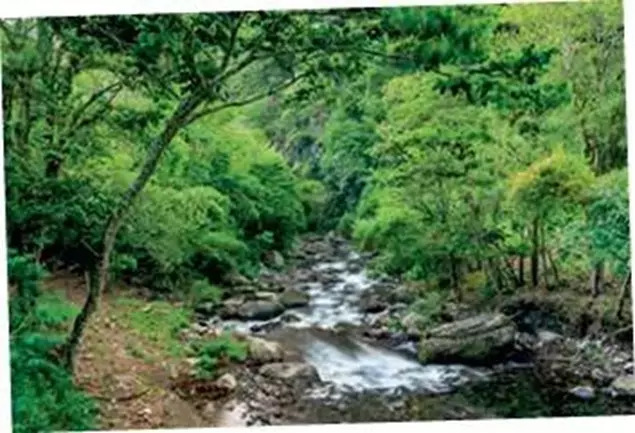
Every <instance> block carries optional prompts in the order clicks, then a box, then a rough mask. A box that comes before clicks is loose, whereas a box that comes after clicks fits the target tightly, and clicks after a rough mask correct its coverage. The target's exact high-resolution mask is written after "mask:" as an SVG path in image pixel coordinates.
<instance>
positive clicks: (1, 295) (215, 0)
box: [0, 0, 635, 433]
mask: <svg viewBox="0 0 635 433" xmlns="http://www.w3.org/2000/svg"><path fill="white" fill-rule="evenodd" d="M559 1H575V0H559ZM541 2H542V3H546V2H551V0H533V1H532V0H507V1H494V0H445V1H443V0H400V1H393V0H383V1H381V0H330V1H326V0H313V1H311V0H268V1H266V2H263V0H108V1H103V2H102V1H91V0H17V1H14V0H2V3H1V4H0V18H16V17H33V16H72V15H108V14H110V15H112V14H139V13H180V12H204V11H206V12H211V11H232V10H260V9H279V10H294V9H295V10H297V9H326V8H360V7H392V6H416V5H454V4H488V3H510V4H511V3H541ZM623 3H624V20H625V26H626V30H625V36H626V43H625V51H626V62H625V64H626V77H627V104H628V106H627V124H629V125H628V150H629V152H628V167H629V170H628V172H629V186H630V187H629V189H630V195H629V197H630V220H631V221H635V198H634V196H635V194H634V193H633V191H634V190H635V169H634V167H635V151H634V149H633V146H635V144H634V143H635V125H634V124H633V122H634V120H633V119H635V76H634V75H635V31H634V29H633V27H634V26H635V1H633V0H623ZM0 55H1V53H0ZM0 94H1V89H0ZM1 119H2V106H1V105H0V120H1ZM1 123H2V122H1V121H0V132H2V125H1ZM2 137H3V134H0V164H1V166H2V169H0V170H2V176H0V190H1V192H0V207H1V209H0V214H1V216H0V265H1V266H0V268H1V269H0V273H1V274H2V275H0V432H11V431H12V424H11V404H10V395H11V394H10V370H9V353H8V347H9V342H8V328H9V323H8V322H9V320H8V296H7V295H8V290H7V273H6V227H5V212H6V207H5V198H4V191H5V189H4V146H3V139H2ZM631 252H632V254H631V261H632V264H631V266H632V268H633V269H635V227H633V224H631ZM634 281H635V277H634ZM633 426H635V417H629V416H614V417H593V418H587V417H577V418H538V419H523V420H517V419H513V420H491V421H429V422H407V423H405V422H404V423H363V424H346V425H344V424H339V425H309V426H288V427H278V426H276V427H249V428H247V429H245V428H205V429H160V430H136V431H137V432H147V433H156V432H169V433H188V432H213V433H236V432H249V433H252V432H253V433H257V432H271V431H286V432H288V433H311V432H315V431H327V432H330V433H371V432H372V433H374V432H379V431H390V430H394V429H399V430H400V431H403V432H404V433H407V432H411V433H419V432H421V430H423V429H425V430H426V431H430V432H435V433H441V432H461V431H465V430H466V429H470V431H473V432H474V433H497V432H501V433H509V432H510V431H514V432H518V433H522V432H527V433H535V432H536V431H548V430H556V431H559V432H565V431H571V432H575V433H584V432H598V431H602V430H604V431H607V430H609V431H612V432H621V431H624V432H626V431H632V429H633ZM629 427H630V428H629ZM111 431H112V432H115V433H116V431H114V430H111ZM122 433H123V432H122Z"/></svg>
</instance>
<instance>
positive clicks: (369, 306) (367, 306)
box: [361, 296, 388, 314]
mask: <svg viewBox="0 0 635 433" xmlns="http://www.w3.org/2000/svg"><path fill="white" fill-rule="evenodd" d="M387 308H388V304H387V303H386V302H384V301H382V300H381V299H380V298H379V297H378V296H370V297H368V298H366V299H363V300H362V305H361V309H362V311H363V312H365V313H369V314H376V313H380V312H382V311H384V310H385V309H387Z"/></svg>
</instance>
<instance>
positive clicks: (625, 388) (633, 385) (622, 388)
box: [610, 375, 635, 397]
mask: <svg viewBox="0 0 635 433" xmlns="http://www.w3.org/2000/svg"><path fill="white" fill-rule="evenodd" d="M610 390H611V393H612V394H613V395H614V396H615V397H635V376H633V375H628V376H620V377H618V378H617V379H615V380H614V381H613V382H612V383H611V387H610Z"/></svg>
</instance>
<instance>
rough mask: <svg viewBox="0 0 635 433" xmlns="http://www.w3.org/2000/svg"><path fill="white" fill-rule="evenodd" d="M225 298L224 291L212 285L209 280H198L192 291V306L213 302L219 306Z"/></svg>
mask: <svg viewBox="0 0 635 433" xmlns="http://www.w3.org/2000/svg"><path fill="white" fill-rule="evenodd" d="M222 296H223V289H221V288H220V287H218V286H214V285H212V284H210V283H209V282H208V281H207V280H196V281H195V282H194V283H193V284H192V287H191V289H190V297H191V300H192V305H193V306H195V305H198V304H202V303H204V302H212V303H214V304H218V303H219V302H220V300H221V298H222Z"/></svg>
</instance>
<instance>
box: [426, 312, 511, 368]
mask: <svg viewBox="0 0 635 433" xmlns="http://www.w3.org/2000/svg"><path fill="white" fill-rule="evenodd" d="M515 334H516V327H515V325H514V323H513V322H512V321H511V320H510V319H509V318H508V317H507V316H505V315H503V314H484V315H480V316H475V317H472V318H469V319H465V320H460V321H457V322H451V323H448V324H445V325H441V326H439V327H437V328H434V329H432V330H430V331H429V332H427V333H426V334H425V335H424V336H423V338H422V339H421V341H420V342H419V360H420V361H421V362H423V363H429V362H460V363H465V364H486V363H489V362H493V361H495V360H498V359H500V358H502V357H504V356H505V355H506V354H507V353H508V352H509V351H510V350H511V349H513V344H514V336H515Z"/></svg>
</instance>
